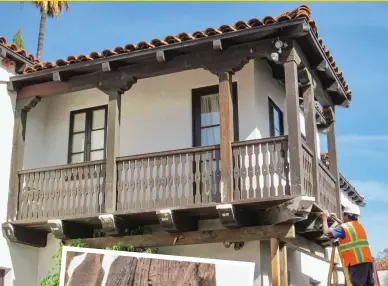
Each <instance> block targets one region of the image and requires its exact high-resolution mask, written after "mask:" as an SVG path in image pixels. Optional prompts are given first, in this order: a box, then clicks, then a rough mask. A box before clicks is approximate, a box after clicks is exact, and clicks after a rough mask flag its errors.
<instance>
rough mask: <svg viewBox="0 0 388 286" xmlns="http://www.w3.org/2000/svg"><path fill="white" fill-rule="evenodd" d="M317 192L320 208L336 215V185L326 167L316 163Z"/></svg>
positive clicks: (337, 190) (319, 162)
mask: <svg viewBox="0 0 388 286" xmlns="http://www.w3.org/2000/svg"><path fill="white" fill-rule="evenodd" d="M318 165H319V166H318V190H319V202H320V204H321V206H322V207H323V208H324V209H326V210H328V211H329V212H330V213H337V203H336V201H337V195H336V194H337V192H339V189H337V184H336V181H335V178H334V177H333V175H332V174H330V171H329V170H328V169H327V167H326V166H325V165H324V164H323V163H322V162H321V161H318Z"/></svg>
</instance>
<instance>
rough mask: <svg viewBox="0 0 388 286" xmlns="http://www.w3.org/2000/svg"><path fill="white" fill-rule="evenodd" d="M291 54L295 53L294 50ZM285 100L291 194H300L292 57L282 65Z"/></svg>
mask: <svg viewBox="0 0 388 286" xmlns="http://www.w3.org/2000/svg"><path fill="white" fill-rule="evenodd" d="M291 53H296V52H295V50H293V51H291ZM284 76H285V85H286V100H287V122H288V149H289V154H290V169H291V193H292V194H302V192H303V187H302V175H303V169H302V159H301V154H302V141H301V140H302V138H301V133H300V132H301V131H300V118H299V115H300V114H299V89H298V70H297V64H296V62H295V60H294V59H293V57H291V59H290V60H287V61H286V62H285V63H284Z"/></svg>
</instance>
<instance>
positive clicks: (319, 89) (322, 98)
mask: <svg viewBox="0 0 388 286" xmlns="http://www.w3.org/2000/svg"><path fill="white" fill-rule="evenodd" d="M294 48H295V50H296V51H297V53H298V55H299V57H300V60H301V62H302V63H303V66H304V67H306V69H307V70H308V72H309V73H310V74H311V76H312V77H313V79H314V83H315V87H314V88H315V96H316V97H317V99H318V101H319V102H320V103H321V105H322V106H324V105H331V104H332V100H331V97H330V96H329V95H328V93H327V92H326V91H325V89H324V88H323V84H322V82H321V80H320V78H319V76H318V74H317V72H316V71H315V70H314V69H313V68H311V65H310V63H309V61H308V60H307V58H306V57H305V55H304V53H303V52H302V49H301V48H300V46H299V45H298V44H297V43H294Z"/></svg>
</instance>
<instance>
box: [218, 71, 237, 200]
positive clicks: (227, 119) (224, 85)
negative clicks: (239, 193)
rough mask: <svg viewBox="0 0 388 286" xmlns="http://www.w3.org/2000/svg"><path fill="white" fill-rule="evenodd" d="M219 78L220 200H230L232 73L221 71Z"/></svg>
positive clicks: (231, 182)
mask: <svg viewBox="0 0 388 286" xmlns="http://www.w3.org/2000/svg"><path fill="white" fill-rule="evenodd" d="M218 78H219V94H220V95H219V106H220V107H219V108H220V136H221V141H220V152H221V162H222V167H221V181H222V182H223V192H222V202H223V203H227V202H230V201H231V200H232V199H233V197H232V193H233V171H232V170H233V155H232V142H233V134H234V132H233V101H232V75H231V73H229V72H221V73H219V75H218Z"/></svg>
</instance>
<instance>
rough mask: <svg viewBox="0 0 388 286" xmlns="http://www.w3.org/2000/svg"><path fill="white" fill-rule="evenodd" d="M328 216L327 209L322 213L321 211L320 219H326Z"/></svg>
mask: <svg viewBox="0 0 388 286" xmlns="http://www.w3.org/2000/svg"><path fill="white" fill-rule="evenodd" d="M329 216H330V214H329V212H328V211H326V210H325V211H323V213H322V219H324V220H327V218H328V217H329Z"/></svg>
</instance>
